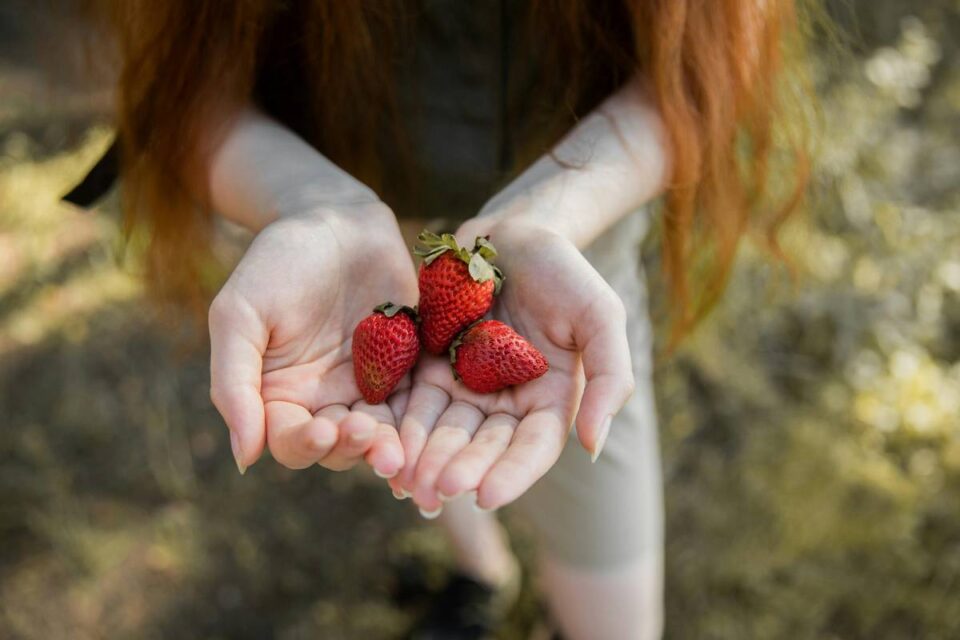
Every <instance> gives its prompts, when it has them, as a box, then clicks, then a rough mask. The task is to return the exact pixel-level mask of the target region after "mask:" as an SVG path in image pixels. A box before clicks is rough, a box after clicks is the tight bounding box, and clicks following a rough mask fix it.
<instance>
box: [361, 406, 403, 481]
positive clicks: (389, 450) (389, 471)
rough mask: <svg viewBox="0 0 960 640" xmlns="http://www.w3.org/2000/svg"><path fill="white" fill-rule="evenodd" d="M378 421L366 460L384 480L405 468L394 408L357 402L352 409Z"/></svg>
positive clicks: (365, 456)
mask: <svg viewBox="0 0 960 640" xmlns="http://www.w3.org/2000/svg"><path fill="white" fill-rule="evenodd" d="M351 410H352V411H359V412H362V413H365V414H367V415H370V416H372V417H373V418H375V419H376V420H377V428H376V430H375V432H374V435H373V441H372V442H371V444H370V448H369V449H367V453H366V455H364V459H365V460H366V461H367V464H369V465H370V466H371V467H372V468H373V472H374V473H376V474H377V475H378V476H380V477H381V478H384V479H389V478H392V477H394V476H395V475H397V474H398V473H399V472H400V468H401V467H403V447H402V446H401V445H400V431H399V430H398V429H397V427H396V426H395V424H396V418H395V417H394V415H395V414H394V412H393V410H392V407H391V406H389V405H386V404H382V403H381V404H375V405H371V404H367V403H366V402H364V401H360V402H357V403H355V404H354V405H353V407H351Z"/></svg>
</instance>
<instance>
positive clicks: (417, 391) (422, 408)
mask: <svg viewBox="0 0 960 640" xmlns="http://www.w3.org/2000/svg"><path fill="white" fill-rule="evenodd" d="M449 404H450V396H448V395H447V392H446V391H444V390H443V389H441V388H440V387H436V386H434V385H432V384H423V383H420V384H415V385H414V386H413V389H412V390H411V391H410V399H409V400H408V402H407V411H406V413H404V415H403V420H402V421H401V422H400V444H401V445H403V457H404V463H403V469H401V470H400V473H399V474H397V475H396V476H395V477H394V478H392V479H391V480H390V486H391V487H392V488H393V490H394V492H397V493H400V492H405V493H407V494H409V493H412V492H413V475H414V473H415V472H416V469H417V461H418V460H419V459H420V453H421V452H422V451H423V447H424V446H425V445H426V443H427V438H428V436H429V435H430V432H431V431H432V430H433V427H434V426H435V425H436V424H437V419H438V418H439V417H440V414H442V413H443V412H444V410H445V409H446V408H447V406H448V405H449Z"/></svg>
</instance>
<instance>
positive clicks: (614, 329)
mask: <svg viewBox="0 0 960 640" xmlns="http://www.w3.org/2000/svg"><path fill="white" fill-rule="evenodd" d="M598 306H599V305H598ZM605 306H606V307H608V308H605V309H604V308H601V309H600V315H599V316H596V317H597V318H598V320H597V321H596V322H584V323H582V325H583V326H582V328H581V327H578V330H575V332H574V340H575V341H576V343H577V346H578V347H579V348H580V351H581V358H582V361H583V373H584V376H585V377H586V387H585V389H584V391H583V398H582V399H581V400H580V409H579V411H578V412H577V419H576V424H577V437H578V439H579V440H580V444H581V445H583V448H584V449H586V450H587V451H589V452H590V454H591V455H592V457H593V459H594V460H595V459H596V457H597V456H598V455H600V451H601V450H602V448H603V445H604V442H605V441H606V438H607V434H608V433H609V432H610V422H611V421H612V419H613V416H614V415H615V414H616V413H617V412H618V411H620V409H622V408H623V405H624V404H626V402H627V400H628V399H629V398H630V395H631V394H632V393H633V390H634V379H633V365H632V364H631V361H630V345H629V344H628V342H627V328H626V313H625V311H624V309H623V303H622V302H620V299H619V298H616V297H614V298H613V299H612V300H611V302H610V304H608V305H605ZM581 331H582V332H581Z"/></svg>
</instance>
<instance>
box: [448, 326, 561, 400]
mask: <svg viewBox="0 0 960 640" xmlns="http://www.w3.org/2000/svg"><path fill="white" fill-rule="evenodd" d="M450 360H451V361H452V362H453V369H454V371H456V373H457V375H458V376H459V377H460V380H462V381H463V384H465V385H466V386H467V387H468V388H469V389H472V390H473V391H476V392H478V393H493V392H494V391H500V390H501V389H505V388H506V387H509V386H512V385H516V384H523V383H524V382H529V381H530V380H533V379H535V378H539V377H540V376H542V375H543V374H545V373H546V372H547V369H548V368H549V365H548V364H547V360H546V358H544V357H543V354H542V353H540V352H539V351H538V350H537V348H536V347H535V346H533V345H532V344H530V342H529V341H527V339H526V338H524V337H523V336H521V335H520V334H519V333H517V332H516V331H514V330H513V329H511V328H510V327H508V326H507V325H505V324H503V323H502V322H499V321H497V320H484V321H483V322H478V323H477V324H475V325H474V326H472V327H470V328H469V329H467V330H466V331H465V332H464V333H463V335H462V336H460V337H459V338H457V339H456V340H454V342H453V345H452V346H451V347H450Z"/></svg>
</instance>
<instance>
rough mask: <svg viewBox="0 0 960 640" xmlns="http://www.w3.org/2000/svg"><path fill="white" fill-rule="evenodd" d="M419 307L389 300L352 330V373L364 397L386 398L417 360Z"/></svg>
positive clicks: (377, 401) (369, 398) (369, 400)
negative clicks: (402, 305)
mask: <svg viewBox="0 0 960 640" xmlns="http://www.w3.org/2000/svg"><path fill="white" fill-rule="evenodd" d="M416 317H417V316H416V311H414V310H413V309H411V308H410V307H401V306H398V305H395V304H393V303H391V302H386V303H384V304H382V305H380V306H379V307H377V308H375V309H374V310H373V313H372V314H370V315H369V316H367V317H366V318H364V319H363V320H361V321H360V324H358V325H357V328H356V329H354V331H353V373H354V375H355V376H356V379H357V386H358V387H360V393H361V394H363V399H364V400H366V401H367V402H369V403H370V404H377V403H380V402H383V401H384V399H385V398H386V397H387V396H388V395H390V392H391V391H393V388H394V387H396V386H397V383H398V382H400V380H401V379H402V378H403V376H404V375H406V373H407V371H409V370H410V369H411V368H412V367H413V365H414V363H415V362H416V361H417V354H418V353H419V351H420V340H419V338H418V337H417V323H416Z"/></svg>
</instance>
